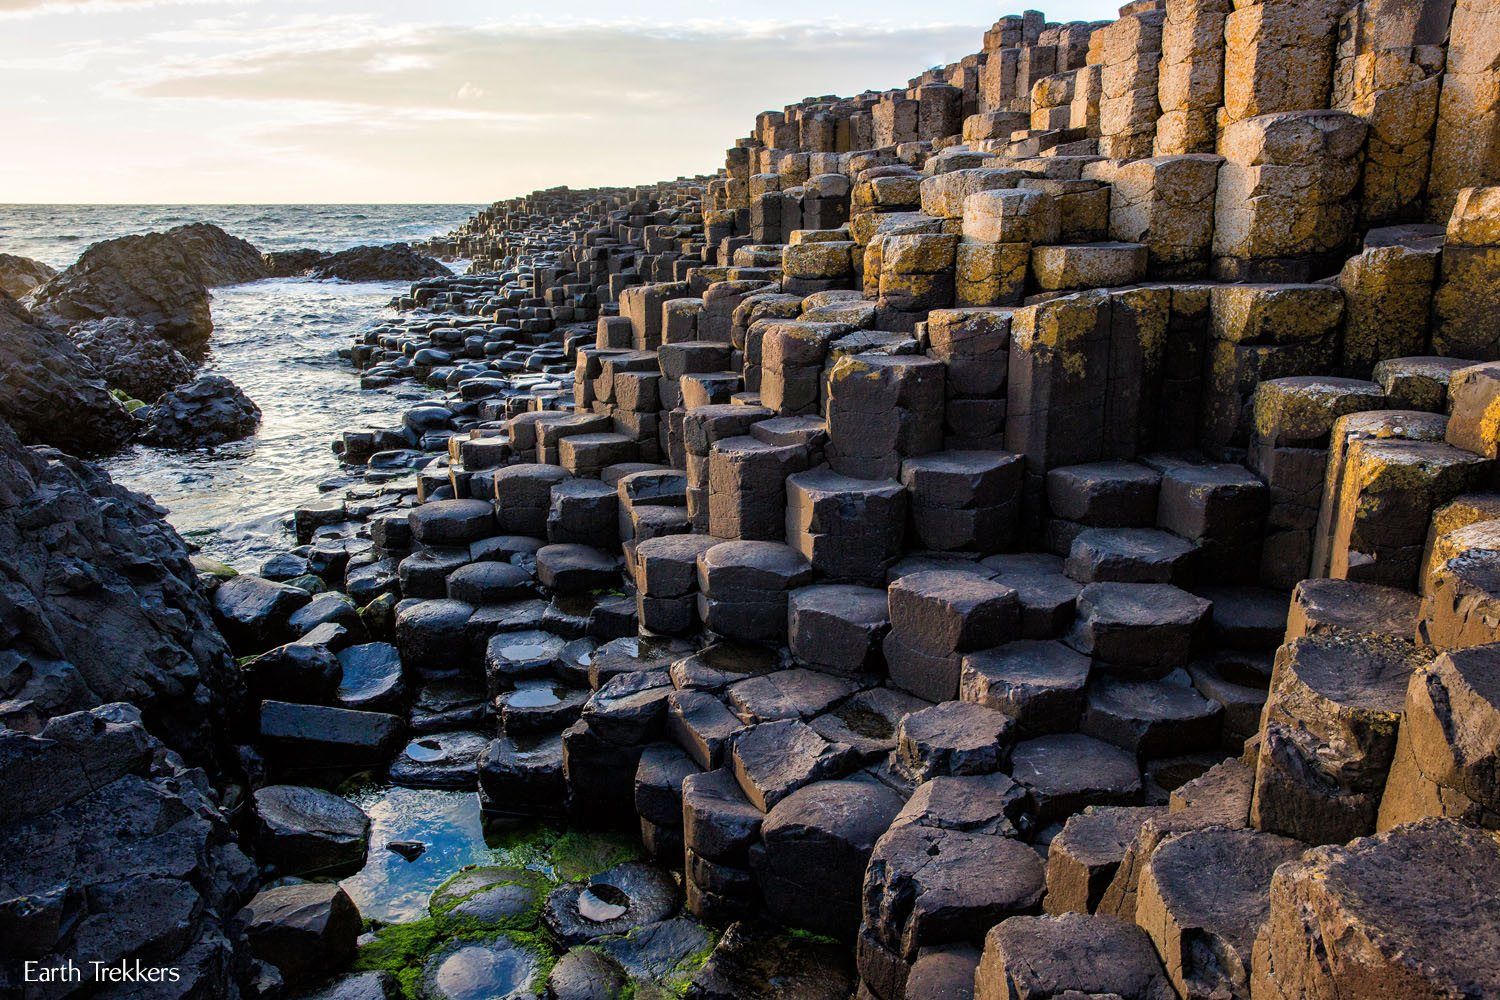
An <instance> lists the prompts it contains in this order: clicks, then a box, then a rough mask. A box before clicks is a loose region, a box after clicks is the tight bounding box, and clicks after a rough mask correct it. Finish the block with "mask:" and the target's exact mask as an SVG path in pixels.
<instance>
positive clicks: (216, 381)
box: [137, 375, 260, 449]
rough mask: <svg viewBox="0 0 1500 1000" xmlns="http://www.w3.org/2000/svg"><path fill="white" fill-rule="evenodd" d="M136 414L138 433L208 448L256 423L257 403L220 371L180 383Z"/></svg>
mask: <svg viewBox="0 0 1500 1000" xmlns="http://www.w3.org/2000/svg"><path fill="white" fill-rule="evenodd" d="M137 416H139V417H140V418H141V419H142V420H144V421H145V430H144V432H143V433H142V437H143V438H144V439H145V440H146V441H148V442H150V443H151V444H155V445H160V446H161V447H164V448H179V449H187V448H212V447H214V446H215V445H221V444H227V443H228V442H230V441H238V440H239V439H240V438H243V437H249V436H250V435H251V434H254V433H255V431H256V428H258V427H260V407H258V406H256V405H255V403H254V402H253V401H251V399H250V397H249V396H247V395H245V393H244V392H243V391H242V390H241V389H240V387H239V386H237V385H235V384H234V383H233V382H231V381H229V379H227V378H225V377H224V376H222V375H205V376H203V377H202V378H200V379H198V380H197V381H196V382H193V383H192V384H191V385H184V386H180V387H179V388H177V389H174V390H172V391H171V392H169V393H167V394H166V395H164V396H162V397H161V399H160V400H158V401H157V402H156V404H155V405H154V406H149V407H147V408H145V409H143V410H141V411H140V412H139V413H138V414H137Z"/></svg>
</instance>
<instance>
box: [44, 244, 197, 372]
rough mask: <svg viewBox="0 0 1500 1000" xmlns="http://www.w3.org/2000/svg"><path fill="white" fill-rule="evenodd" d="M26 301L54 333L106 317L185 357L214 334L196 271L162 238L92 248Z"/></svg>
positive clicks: (179, 250)
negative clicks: (130, 324) (135, 326)
mask: <svg viewBox="0 0 1500 1000" xmlns="http://www.w3.org/2000/svg"><path fill="white" fill-rule="evenodd" d="M26 302H27V305H28V306H29V307H30V308H31V311H32V313H33V314H34V315H35V316H36V318H37V319H38V320H39V321H41V322H43V323H46V324H47V325H49V326H52V327H56V328H59V329H65V328H67V327H71V326H73V325H75V324H77V323H82V322H84V321H85V320H91V319H104V318H106V317H109V316H124V317H127V318H129V319H134V320H139V321H140V322H141V323H143V324H145V325H146V326H148V327H150V328H151V329H152V330H154V331H156V332H157V333H158V334H160V335H161V336H162V337H164V338H166V339H167V341H169V342H170V343H171V344H172V346H173V347H176V348H178V349H179V350H181V351H183V352H184V353H187V354H190V355H196V354H201V353H202V352H203V350H204V349H205V348H206V347H207V345H208V338H209V335H210V334H211V333H212V332H213V320H212V318H211V317H210V315H209V306H208V287H207V286H206V285H205V284H204V283H203V279H202V277H201V276H200V274H199V270H198V267H197V266H196V265H195V264H194V263H193V261H192V260H191V259H190V258H189V257H188V255H187V253H186V251H185V250H184V249H183V247H182V246H180V245H179V244H178V243H177V241H176V240H173V239H170V238H168V237H167V236H166V235H165V234H163V233H150V234H147V235H145V236H124V237H121V238H120V239H117V240H106V241H104V242H103V243H95V244H94V245H93V246H91V247H89V248H88V249H87V250H85V251H84V252H83V256H82V257H79V258H78V262H77V263H76V264H74V265H73V266H72V267H70V268H68V269H67V270H66V271H64V272H63V273H62V274H59V275H58V276H57V277H55V278H53V279H52V280H51V281H49V282H47V284H45V285H43V286H42V287H41V288H38V289H37V290H36V291H34V292H32V293H31V295H30V296H28V297H27V300H26Z"/></svg>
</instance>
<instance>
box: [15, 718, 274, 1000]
mask: <svg viewBox="0 0 1500 1000" xmlns="http://www.w3.org/2000/svg"><path fill="white" fill-rule="evenodd" d="M0 773H3V774H4V775H5V780H4V781H3V782H0V872H3V875H0V928H3V931H4V932H3V933H0V994H4V995H6V996H11V995H24V996H27V997H36V998H52V997H62V996H67V995H74V994H76V993H77V992H78V991H80V990H81V989H88V988H92V986H93V983H95V982H96V980H95V973H94V969H93V967H92V966H91V965H90V964H89V963H91V962H103V963H105V964H106V965H108V966H112V967H114V968H116V969H120V968H124V969H126V970H128V972H127V975H131V976H135V977H139V976H140V975H141V974H142V973H141V972H140V970H141V969H142V968H144V969H151V968H160V969H162V970H169V969H170V970H175V971H173V972H160V973H156V975H157V976H158V977H159V978H157V979H155V980H151V979H149V978H148V979H146V980H142V979H140V978H133V979H127V980H126V981H125V982H126V983H129V984H130V985H129V986H126V985H123V984H112V985H105V984H103V983H101V984H100V987H101V988H103V989H104V990H105V991H106V992H108V993H109V995H121V996H123V995H131V996H151V997H223V998H228V1000H233V998H237V997H239V996H240V995H241V990H242V986H243V984H245V983H247V982H248V980H249V978H250V973H251V971H252V963H251V961H250V959H249V958H248V954H249V953H248V950H247V949H246V948H245V947H244V946H243V943H242V942H241V941H240V940H239V939H240V936H241V935H240V931H239V930H238V928H237V926H236V925H235V924H234V923H233V922H232V918H233V915H234V914H235V913H236V912H237V911H238V909H239V908H240V906H242V905H243V904H244V902H245V901H246V900H247V899H248V898H249V897H250V895H251V893H252V892H253V891H254V889H255V884H256V872H255V867H254V865H252V864H251V862H250V861H249V859H248V858H246V857H245V855H244V854H243V853H241V851H240V849H239V848H238V847H237V846H236V845H235V843H234V841H233V839H232V837H231V835H230V829H229V825H228V823H227V822H226V820H225V818H224V815H223V813H222V812H221V811H220V809H219V805H218V802H217V801H216V798H215V795H214V791H213V789H212V788H211V786H210V785H209V783H208V780H207V778H206V777H205V775H204V773H203V771H201V770H199V769H196V768H189V767H188V766H187V765H186V764H185V763H184V762H183V760H182V759H181V758H180V757H179V756H178V755H177V754H175V753H173V752H172V751H170V750H168V749H167V748H166V747H164V746H163V745H162V744H161V743H160V742H158V741H157V740H155V739H153V738H152V737H151V736H150V735H149V734H148V733H147V732H146V729H145V727H144V726H143V725H142V722H141V717H140V715H139V713H138V712H137V711H136V710H135V709H134V708H133V707H132V706H130V705H125V704H117V703H116V704H107V705H102V706H100V707H98V708H95V709H93V710H91V711H87V712H76V713H72V714H68V715H64V716H60V717H57V718H54V719H52V720H51V721H49V722H48V723H47V724H46V725H45V726H42V727H31V729H29V730H17V729H7V728H0ZM69 961H71V962H73V963H74V964H75V965H76V967H77V968H78V970H79V972H80V974H81V975H82V976H83V979H84V982H83V983H72V982H62V981H59V982H52V983H47V982H43V983H37V982H35V981H33V982H31V983H28V984H27V985H26V986H25V987H24V990H23V989H22V985H21V982H20V981H19V980H20V976H21V973H22V969H23V968H25V965H24V963H26V962H36V963H38V967H40V968H43V969H52V968H57V967H59V966H62V965H64V964H65V963H67V962H69ZM146 975H148V976H149V975H151V974H150V973H146ZM160 977H166V978H160ZM13 991H14V992H13Z"/></svg>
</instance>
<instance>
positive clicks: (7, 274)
mask: <svg viewBox="0 0 1500 1000" xmlns="http://www.w3.org/2000/svg"><path fill="white" fill-rule="evenodd" d="M56 276H57V268H55V267H50V266H48V265H46V264H43V263H42V262H41V261H39V260H32V259H31V258H30V257H17V256H16V255H15V254H13V253H0V292H4V293H5V294H6V295H9V296H10V297H11V298H13V299H19V298H20V297H21V296H23V295H29V294H30V293H31V290H32V289H34V288H36V287H38V286H40V285H45V284H46V283H47V282H49V281H51V280H52V279H53V278H55V277H56Z"/></svg>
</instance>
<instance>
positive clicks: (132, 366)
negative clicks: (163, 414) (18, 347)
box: [68, 316, 193, 403]
mask: <svg viewBox="0 0 1500 1000" xmlns="http://www.w3.org/2000/svg"><path fill="white" fill-rule="evenodd" d="M68 336H69V337H70V338H72V340H73V343H74V344H75V345H76V346H77V348H78V350H79V351H80V352H82V354H83V356H84V357H86V358H88V359H89V362H90V363H92V364H93V366H94V370H95V371H97V372H98V373H99V375H100V377H102V378H103V379H104V382H105V384H106V385H108V386H109V387H110V388H112V389H119V390H120V391H121V392H124V393H125V394H126V395H128V396H129V397H130V398H131V399H139V400H142V401H143V402H146V403H154V402H156V400H157V399H159V398H160V397H161V395H162V393H164V392H166V391H167V390H169V389H171V388H172V387H174V386H179V385H183V384H184V383H187V382H191V381H192V380H193V363H192V362H191V361H189V360H188V359H187V358H186V357H184V356H183V354H182V352H181V351H179V350H177V349H176V348H175V347H173V346H172V345H171V344H169V343H167V342H166V341H165V340H163V339H162V338H161V337H159V336H157V335H156V334H155V333H153V332H152V331H151V330H150V329H149V328H147V327H146V326H144V325H143V324H142V323H141V322H140V321H138V320H133V319H122V318H120V317H118V316H111V317H109V318H107V319H93V320H87V321H85V322H83V323H79V324H78V325H77V326H75V327H73V329H71V330H69V331H68Z"/></svg>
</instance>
